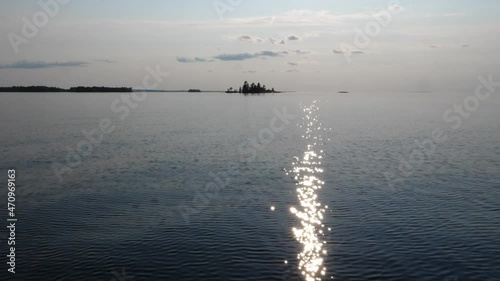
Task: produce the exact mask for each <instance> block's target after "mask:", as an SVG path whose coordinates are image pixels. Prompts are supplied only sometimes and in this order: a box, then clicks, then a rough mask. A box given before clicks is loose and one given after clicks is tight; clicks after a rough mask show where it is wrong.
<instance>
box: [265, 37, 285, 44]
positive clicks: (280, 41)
mask: <svg viewBox="0 0 500 281" xmlns="http://www.w3.org/2000/svg"><path fill="white" fill-rule="evenodd" d="M269 42H271V44H281V45H283V44H286V42H285V40H279V39H274V38H272V37H271V38H269Z"/></svg>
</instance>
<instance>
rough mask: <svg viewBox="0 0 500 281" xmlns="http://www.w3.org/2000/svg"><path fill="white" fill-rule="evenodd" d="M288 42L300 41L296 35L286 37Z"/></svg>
mask: <svg viewBox="0 0 500 281" xmlns="http://www.w3.org/2000/svg"><path fill="white" fill-rule="evenodd" d="M287 39H288V40H290V41H297V40H300V38H299V37H298V36H296V35H290V36H288V37H287Z"/></svg>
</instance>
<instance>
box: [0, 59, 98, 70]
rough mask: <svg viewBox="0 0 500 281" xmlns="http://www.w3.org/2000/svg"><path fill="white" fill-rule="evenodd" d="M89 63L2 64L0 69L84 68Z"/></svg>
mask: <svg viewBox="0 0 500 281" xmlns="http://www.w3.org/2000/svg"><path fill="white" fill-rule="evenodd" d="M87 65H88V63H87V62H82V61H68V62H43V61H18V62H15V63H12V64H2V65H0V69H43V68H54V67H83V66H87Z"/></svg>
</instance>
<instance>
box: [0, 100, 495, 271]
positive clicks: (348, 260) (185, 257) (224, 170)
mask: <svg viewBox="0 0 500 281" xmlns="http://www.w3.org/2000/svg"><path fill="white" fill-rule="evenodd" d="M497 94H498V93H497ZM466 95H467V94H466V93H465V94H444V93H443V94H439V93H434V94H406V93H400V94H361V93H359V94H358V93H353V94H349V95H338V94H327V93H325V94H311V93H290V94H275V95H266V96H252V97H243V96H239V95H227V94H217V93H210V94H208V93H200V94H194V93H193V94H187V93H168V94H156V93H155V94H153V93H151V94H149V96H148V98H147V99H146V100H145V101H143V102H141V103H139V104H138V106H137V107H136V108H130V107H129V111H130V112H129V114H128V115H127V116H125V115H124V116H123V117H124V118H123V120H121V119H120V118H119V117H120V116H121V115H122V114H124V112H125V109H123V108H121V109H120V110H115V111H117V112H113V110H111V109H110V105H111V104H112V103H113V101H114V100H115V99H118V98H119V97H120V95H119V94H68V93H33V94H26V93H16V94H0V99H1V101H2V103H1V104H0V115H1V121H0V130H1V131H2V134H1V136H0V144H1V155H2V157H1V160H0V168H1V170H2V172H1V173H2V175H4V176H3V177H4V178H3V179H1V180H2V181H4V182H7V176H6V170H7V169H8V168H11V167H15V168H16V169H17V184H18V187H17V190H16V195H17V201H16V203H17V208H16V216H17V218H18V222H17V227H16V234H17V236H16V239H17V241H18V243H17V244H16V272H17V273H16V275H15V279H11V278H12V276H9V275H7V274H9V273H7V266H6V264H5V261H6V260H7V259H6V258H5V255H4V254H2V256H4V258H3V260H2V264H3V269H2V271H3V272H2V273H1V274H0V276H4V275H5V276H7V277H10V278H9V280H105V281H110V280H116V281H123V280H302V279H303V277H302V274H301V271H305V273H306V275H308V276H315V277H317V278H323V280H332V279H333V280H443V281H444V280H446V281H451V280H482V281H485V280H500V277H499V276H500V259H499V258H500V225H499V222H500V173H499V172H500V123H499V120H500V112H499V111H498V108H499V105H500V103H499V99H498V95H496V96H495V95H493V96H492V97H491V98H490V99H489V100H487V101H481V103H480V105H479V107H478V109H477V110H475V111H474V112H471V115H470V117H468V118H467V119H465V118H463V120H462V121H463V123H462V124H461V125H460V126H457V128H452V126H453V125H458V123H457V122H458V121H456V120H457V119H456V118H455V119H454V120H455V121H454V122H448V123H447V122H446V120H443V117H442V115H443V113H445V112H446V111H447V110H448V109H450V108H451V109H453V104H454V103H460V102H462V101H463V99H464V97H465V96H466ZM314 100H317V103H316V105H317V107H318V109H317V110H316V111H314V114H312V113H311V112H310V111H307V109H308V108H309V109H310V106H311V104H312V102H313V101H314ZM123 105H124V104H123V103H120V104H118V106H123ZM285 106H286V111H287V112H288V113H289V114H293V115H295V118H294V119H286V118H285V119H284V120H289V124H286V122H285V123H283V121H282V120H281V119H280V118H278V117H277V115H276V112H275V110H277V111H280V112H282V111H283V108H284V107H285ZM115 109H116V108H115ZM304 109H306V110H304ZM451 116H455V117H456V116H457V115H456V114H451V115H450V116H448V117H451ZM281 117H282V118H284V117H283V116H281ZM308 117H309V118H310V119H307V118H308ZM104 118H109V119H110V120H111V125H110V126H114V130H113V132H110V133H106V134H102V141H101V142H100V143H99V144H97V145H92V146H91V148H89V147H83V146H81V147H80V149H81V150H82V151H83V150H85V149H86V150H85V151H87V152H89V150H91V152H89V153H88V155H87V156H84V157H83V158H82V159H80V161H81V163H78V161H75V160H74V159H72V158H71V157H70V156H68V159H69V160H70V161H69V162H66V161H67V159H66V157H67V155H68V153H69V152H68V151H73V150H77V149H78V148H77V146H78V144H79V143H80V142H81V141H84V140H87V138H86V137H85V136H84V134H83V133H82V130H86V131H87V132H92V131H93V130H98V128H99V122H100V120H102V119H104ZM304 118H305V119H304ZM314 118H316V120H314V124H313V125H311V126H310V128H309V129H311V131H307V130H308V127H307V125H308V124H309V121H310V122H312V121H313V119H314ZM272 120H275V121H272ZM298 124H300V126H302V127H300V126H299V125H298ZM105 125H106V124H105ZM312 126H314V128H313V127H312ZM316 126H317V127H316ZM105 127H106V126H105ZM320 127H321V128H320ZM330 128H331V130H330ZM435 128H443V129H444V130H445V131H443V132H444V134H446V136H447V139H446V140H445V141H443V142H441V143H437V144H436V143H435V142H432V144H429V140H432V131H433V129H435ZM325 129H326V130H325ZM302 136H304V138H302ZM94 137H95V138H97V139H99V138H100V137H101V136H100V135H94ZM259 137H260V138H261V139H260V140H259ZM306 137H308V138H306ZM249 138H250V139H252V138H254V139H255V140H254V141H250V142H249V141H248V139H249ZM416 141H418V142H420V143H422V142H424V143H427V146H423V148H420V149H419V146H418V144H417V143H416ZM425 141H427V142H425ZM315 142H316V145H314V146H313V144H314V143H315ZM309 145H310V146H309ZM425 149H427V150H425ZM321 151H322V152H321ZM415 151H417V152H415ZM419 152H421V153H419ZM424 152H425V153H427V156H426V155H425V154H424ZM411 155H413V156H412V157H410V156H411ZM419 155H420V156H423V157H424V159H422V160H424V161H423V162H422V161H420V162H419V158H418V157H419ZM73 156H74V155H73ZM320 156H321V157H322V158H319V157H320ZM294 157H298V158H294ZM401 159H403V162H404V163H406V161H408V162H409V161H411V162H412V163H414V164H413V165H412V167H411V168H408V166H405V165H404V164H403V171H405V172H406V173H407V175H406V176H405V175H403V172H401V171H399V170H398V167H399V166H400V165H401V163H402V162H401ZM304 161H306V162H307V161H309V162H308V163H304ZM54 162H59V163H69V164H71V165H72V167H73V168H71V171H65V172H63V173H62V175H61V179H62V181H60V180H59V179H58V177H57V176H56V174H55V172H54V169H53V167H52V164H53V163H54ZM313 162H314V163H313ZM415 163H417V164H415ZM410 165H411V164H410ZM60 167H62V166H60ZM304 167H308V168H309V169H311V170H300V171H299V172H297V171H298V170H297V168H304ZM315 168H316V170H314V169H315ZM294 169H295V172H294ZM313 170H314V171H317V173H314V177H315V178H311V176H312V175H313V173H312V171H313ZM320 170H321V171H320ZM304 171H305V172H304ZM308 171H311V172H310V173H309V172H308ZM387 172H389V173H393V176H391V179H396V180H391V183H392V184H388V181H387V179H386V177H385V176H384V173H387ZM287 173H288V174H287ZM301 173H302V174H301ZM303 173H307V175H305V176H304V174H303ZM295 176H297V179H295V178H294V177H295ZM307 177H309V178H307ZM397 179H404V181H399V180H397ZM217 184H218V185H217ZM221 185H222V187H221ZM316 187H318V188H316ZM319 187H321V188H319ZM297 188H298V189H299V190H302V191H304V193H303V194H302V195H301V196H303V197H301V200H300V201H299V199H298V197H297V195H298V192H299V190H298V189H297ZM304 188H305V189H304ZM2 190H4V191H2V192H1V194H0V200H1V202H7V198H6V193H7V191H6V188H5V189H2ZM312 202H315V203H318V204H321V205H318V206H316V205H314V206H313V204H312ZM4 205H6V203H2V206H4ZM180 206H183V207H180ZM326 206H327V207H326ZM296 210H298V212H296ZM300 210H304V212H300ZM5 213H7V212H6V211H5ZM301 214H302V215H303V216H302V217H301ZM315 220H317V221H315ZM311 225H314V226H315V227H309V226H311ZM322 225H323V226H322ZM292 228H295V232H294V231H292ZM301 228H302V229H304V232H301V233H302V236H300V235H297V234H298V233H297V232H296V231H297V230H300V229H301ZM1 229H2V232H1V234H2V245H1V249H2V253H6V252H7V251H6V242H5V237H6V235H7V233H6V231H5V226H3V227H2V228H1ZM320 230H321V231H323V233H322V234H321V233H320ZM299 236H300V237H302V238H303V239H302V240H300V239H299ZM301 242H302V243H301ZM318 245H319V246H318ZM316 246H318V247H316ZM323 251H325V252H323ZM321 259H323V260H322V261H323V262H322V263H320V266H319V267H317V268H316V267H315V266H314V264H315V262H318V261H321ZM299 268H300V270H299ZM322 270H324V275H322V274H321V271H322ZM1 279H2V280H7V279H3V277H2V278H1Z"/></svg>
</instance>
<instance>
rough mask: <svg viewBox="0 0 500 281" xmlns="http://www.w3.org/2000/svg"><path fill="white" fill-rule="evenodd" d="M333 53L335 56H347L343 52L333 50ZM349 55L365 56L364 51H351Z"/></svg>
mask: <svg viewBox="0 0 500 281" xmlns="http://www.w3.org/2000/svg"><path fill="white" fill-rule="evenodd" d="M333 53H334V54H337V55H342V54H345V53H346V52H344V51H342V50H335V49H334V50H333ZM348 53H350V54H354V55H362V54H364V53H365V52H363V51H349V52H348Z"/></svg>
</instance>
